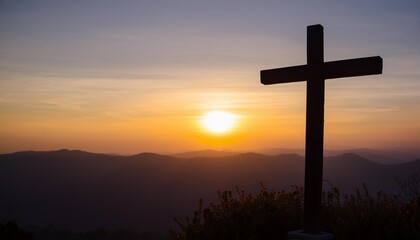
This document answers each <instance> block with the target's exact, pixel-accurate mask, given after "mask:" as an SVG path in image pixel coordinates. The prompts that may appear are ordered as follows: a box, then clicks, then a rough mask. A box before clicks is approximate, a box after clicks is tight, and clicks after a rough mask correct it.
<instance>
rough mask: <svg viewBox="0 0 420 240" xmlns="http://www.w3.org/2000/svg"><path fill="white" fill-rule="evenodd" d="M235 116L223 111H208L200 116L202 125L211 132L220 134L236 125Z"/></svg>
mask: <svg viewBox="0 0 420 240" xmlns="http://www.w3.org/2000/svg"><path fill="white" fill-rule="evenodd" d="M236 120H237V116H236V115H235V114H232V113H229V112H225V111H210V112H207V113H205V114H204V115H203V116H202V117H201V124H202V125H203V127H204V128H205V129H206V130H207V131H209V132H212V133H216V134H221V133H226V132H229V131H231V130H232V129H233V128H234V127H235V125H236Z"/></svg>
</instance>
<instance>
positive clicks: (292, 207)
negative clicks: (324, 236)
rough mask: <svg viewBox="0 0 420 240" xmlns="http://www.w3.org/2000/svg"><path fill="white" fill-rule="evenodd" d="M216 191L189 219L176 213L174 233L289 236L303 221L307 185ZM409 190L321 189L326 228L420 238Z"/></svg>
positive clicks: (343, 233)
mask: <svg viewBox="0 0 420 240" xmlns="http://www.w3.org/2000/svg"><path fill="white" fill-rule="evenodd" d="M218 194H219V203H217V204H211V205H210V206H209V207H206V208H203V204H202V201H200V204H199V208H198V210H197V211H195V212H194V215H193V217H192V219H189V218H187V219H186V223H182V222H181V221H179V220H177V219H175V221H176V222H177V223H178V225H179V226H180V228H181V230H180V231H171V235H172V239H174V240H196V239H200V240H210V239H226V240H227V239H229V240H233V239H242V240H245V239H287V231H290V230H297V229H300V228H301V227H302V222H303V188H299V187H292V189H291V190H290V191H289V192H285V191H281V192H274V191H267V190H266V189H265V188H264V186H262V188H261V191H260V192H259V193H258V194H256V195H250V194H245V192H244V191H243V190H239V189H236V194H233V193H232V192H231V191H224V192H219V193H218ZM410 194H411V195H410V196H409V198H407V196H405V197H404V198H401V197H397V196H394V195H390V194H386V193H384V192H378V193H377V194H376V195H375V196H371V195H370V194H369V192H368V190H367V188H366V187H365V186H363V189H362V190H361V191H360V190H357V191H356V193H354V194H350V195H347V194H341V193H340V191H339V190H338V189H337V188H333V189H331V190H330V191H327V192H324V193H323V216H322V221H323V222H322V226H323V229H324V230H325V231H328V232H331V233H334V235H335V239H413V240H414V239H420V219H419V218H420V196H419V194H412V193H411V192H410ZM234 195H235V196H234Z"/></svg>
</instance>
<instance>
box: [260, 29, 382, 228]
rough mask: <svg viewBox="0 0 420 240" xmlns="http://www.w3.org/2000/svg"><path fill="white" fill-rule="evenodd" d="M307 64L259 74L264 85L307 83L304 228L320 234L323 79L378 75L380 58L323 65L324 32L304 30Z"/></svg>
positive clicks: (321, 30) (358, 59)
mask: <svg viewBox="0 0 420 240" xmlns="http://www.w3.org/2000/svg"><path fill="white" fill-rule="evenodd" d="M307 31H308V32H307V50H306V51H307V53H306V54H307V55H306V56H307V62H308V63H307V64H306V65H300V66H293V67H285V68H276V69H269V70H262V71H261V83H262V84H264V85H269V84H276V83H289V82H299V81H305V80H306V81H307V90H306V91H307V92H306V143H305V192H304V194H305V198H304V228H303V232H304V233H307V234H315V235H316V234H319V233H320V212H321V201H322V162H323V144H324V95H325V94H324V92H325V79H331V78H342V77H355V76H362V75H372V74H381V73H382V58H381V57H379V56H376V57H367V58H357V59H349V60H341V61H333V62H324V28H323V27H322V26H321V25H312V26H308V27H307Z"/></svg>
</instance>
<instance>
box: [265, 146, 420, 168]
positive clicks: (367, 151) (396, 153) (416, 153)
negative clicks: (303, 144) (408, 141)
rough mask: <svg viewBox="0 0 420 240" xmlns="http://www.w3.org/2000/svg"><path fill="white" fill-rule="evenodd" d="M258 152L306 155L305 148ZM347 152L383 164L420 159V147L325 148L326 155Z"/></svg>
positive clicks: (271, 149) (270, 149) (330, 155)
mask: <svg viewBox="0 0 420 240" xmlns="http://www.w3.org/2000/svg"><path fill="white" fill-rule="evenodd" d="M258 152H261V153H264V154H267V155H278V154H289V153H296V154H299V155H301V156H304V155H305V149H300V148H269V149H261V150H259V151H258ZM345 153H355V154H357V155H359V156H361V157H363V158H366V159H368V160H371V161H374V162H377V163H382V164H397V163H402V162H411V161H413V159H420V149H415V148H411V149H410V148H407V149H395V150H381V149H371V148H354V149H344V150H331V149H325V150H324V156H327V157H332V156H338V155H341V154H345Z"/></svg>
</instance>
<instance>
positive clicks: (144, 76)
mask: <svg viewBox="0 0 420 240" xmlns="http://www.w3.org/2000/svg"><path fill="white" fill-rule="evenodd" d="M419 12H420V2H419V1H379V0H377V1H347V2H338V1H337V2H331V1H316V3H315V1H260V2H255V1H228V2H227V1H180V2H178V1H128V0H123V1H97V0H93V1H49V0H41V1H12V0H5V1H1V2H0V32H1V35H0V152H2V153H8V152H15V151H23V150H52V149H62V148H67V149H81V150H86V151H92V152H105V153H121V154H134V153H139V152H145V151H149V152H165V153H167V152H180V151H186V150H199V149H220V150H240V151H244V150H254V149H261V148H274V147H285V148H304V141H305V106H306V100H305V97H306V83H304V82H302V83H290V84H280V85H272V86H263V85H262V84H261V83H260V75H259V74H260V71H261V70H263V69H270V68H280V67H287V66H293V65H301V64H306V27H307V26H308V25H313V24H322V25H323V26H324V28H325V30H324V39H325V40H324V41H325V61H333V60H341V59H349V58H358V57H366V56H376V55H380V56H381V57H382V58H383V60H384V68H383V69H384V70H383V74H382V75H376V76H367V77H357V78H343V79H339V80H327V81H326V95H325V99H326V101H325V147H326V148H333V149H343V148H357V147H372V148H418V147H419V146H420V121H419V120H418V119H420V68H419V67H418V66H419V65H420V31H419V26H420V15H419ZM214 110H222V111H224V112H226V113H229V114H234V115H232V116H240V119H236V117H232V116H231V117H227V118H226V117H225V119H224V120H223V121H224V123H223V124H225V125H218V124H219V123H216V122H217V121H216V122H215V121H213V120H208V121H210V123H209V124H206V123H205V125H206V129H207V130H204V129H203V125H202V124H199V123H200V121H202V119H201V118H202V116H203V115H204V114H205V113H209V112H211V111H214ZM229 116H230V115H229ZM206 119H211V117H206ZM229 119H230V120H229ZM235 119H236V120H237V123H233V121H234V120H235ZM204 121H206V120H204ZM223 121H222V122H223ZM229 121H232V122H231V123H228V122H229ZM229 124H230V125H229ZM224 131H226V132H225V134H211V132H213V133H214V132H224Z"/></svg>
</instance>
